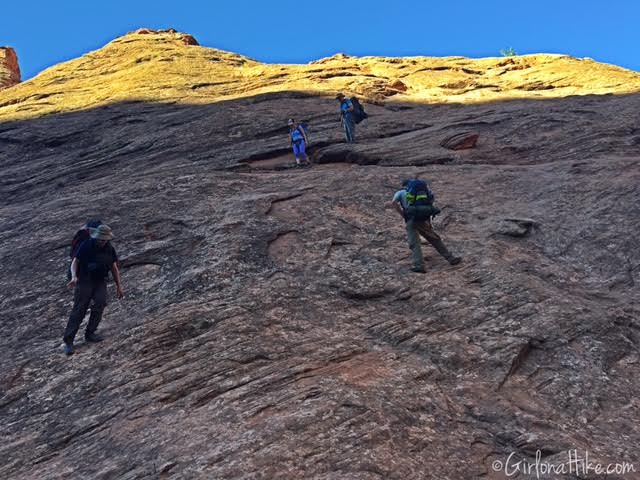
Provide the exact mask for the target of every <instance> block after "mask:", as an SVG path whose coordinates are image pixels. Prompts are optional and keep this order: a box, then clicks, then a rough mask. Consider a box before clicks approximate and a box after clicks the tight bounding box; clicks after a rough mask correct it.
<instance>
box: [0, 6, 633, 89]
mask: <svg viewBox="0 0 640 480" xmlns="http://www.w3.org/2000/svg"><path fill="white" fill-rule="evenodd" d="M0 11H1V12H2V15H1V16H0V46H11V47H14V48H15V49H16V51H17V53H18V58H19V61H20V67H21V69H22V73H23V79H27V78H30V77H32V76H34V75H36V74H37V73H38V72H40V71H42V70H43V69H45V68H46V67H49V66H51V65H55V64H56V63H59V62H62V61H65V60H70V59H72V58H76V57H78V56H80V55H82V54H84V53H87V52H89V51H91V50H95V49H97V48H100V47H102V46H103V45H104V44H106V43H107V42H109V41H111V40H113V39H114V38H116V37H118V36H120V35H123V34H125V33H127V32H129V31H132V30H135V29H137V28H140V27H149V28H175V29H177V30H179V31H184V32H188V33H191V34H192V35H194V36H195V37H196V39H197V40H198V41H199V42H200V44H201V45H203V46H207V47H215V48H221V49H223V50H230V51H233V52H237V53H240V54H243V55H247V56H249V57H252V58H254V59H256V60H260V61H263V62H269V63H306V62H308V61H311V60H316V59H318V58H322V57H327V56H330V55H333V54H335V53H338V52H344V53H348V54H350V55H358V56H361V55H383V56H410V55H428V56H450V55H462V56H468V57H490V56H499V55H500V53H499V52H500V50H501V49H504V48H507V47H513V48H514V49H515V50H516V52H517V53H519V54H528V53H566V54H569V55H573V56H576V57H591V58H593V59H595V60H598V61H601V62H606V63H613V64H616V65H620V66H623V67H626V68H630V69H632V70H636V71H640V51H639V48H640V0H609V1H605V0H598V1H596V0H582V1H577V0H566V1H563V0H555V1H550V0H537V1H536V2H532V1H519V0H509V1H504V0H496V1H491V0H476V1H467V0H456V1H447V0H441V1H438V2H435V1H432V0H424V1H402V0H398V1H396V2H394V1H392V0H384V1H379V0H369V1H361V0H351V1H348V0H343V1H334V0H298V1H292V0H280V1H268V0H262V1H258V0H256V1H247V0H225V1H218V0H210V1H204V0H201V1H200V0H194V1H184V0H183V1H179V0H172V1H165V0H155V1H151V0H139V1H137V0H129V1H123V0H99V1H98V0H95V1H92V0H83V1H79V0H68V1H65V0H58V1H52V0H23V1H7V2H3V5H2V8H1V9H0Z"/></svg>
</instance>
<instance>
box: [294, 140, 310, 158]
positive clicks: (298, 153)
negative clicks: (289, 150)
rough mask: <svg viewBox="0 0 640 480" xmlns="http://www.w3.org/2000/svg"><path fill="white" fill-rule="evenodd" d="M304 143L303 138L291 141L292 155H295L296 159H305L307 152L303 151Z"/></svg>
mask: <svg viewBox="0 0 640 480" xmlns="http://www.w3.org/2000/svg"><path fill="white" fill-rule="evenodd" d="M305 147H306V145H305V144H304V140H298V141H296V142H293V155H294V156H295V157H296V161H298V160H299V159H301V158H302V159H303V160H306V159H307V152H306V151H305Z"/></svg>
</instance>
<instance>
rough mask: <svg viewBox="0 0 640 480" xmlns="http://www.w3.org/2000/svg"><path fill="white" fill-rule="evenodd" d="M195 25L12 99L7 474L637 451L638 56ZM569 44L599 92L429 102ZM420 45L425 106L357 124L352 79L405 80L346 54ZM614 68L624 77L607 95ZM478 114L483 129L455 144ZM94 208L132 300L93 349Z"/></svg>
mask: <svg viewBox="0 0 640 480" xmlns="http://www.w3.org/2000/svg"><path fill="white" fill-rule="evenodd" d="M177 35H178V34H177V33H169V32H167V33H158V32H155V33H149V34H130V35H127V36H125V37H122V38H120V39H117V40H114V41H113V42H111V43H110V44H109V45H107V46H106V47H105V48H104V49H102V50H98V51H96V52H92V53H90V54H88V55H86V56H85V57H82V58H80V59H77V60H73V61H71V62H68V63H66V64H63V65H59V66H56V67H54V68H51V69H49V70H47V71H46V72H43V73H42V74H41V75H39V76H38V77H36V78H34V79H32V80H30V81H28V82H25V83H23V84H20V85H17V86H15V87H13V88H11V89H7V90H3V91H2V92H0V105H2V106H1V107H0V166H1V171H2V175H1V176H0V198H2V202H1V203H0V291H1V292H2V295H1V296H0V312H2V313H1V314H2V326H3V329H4V332H5V334H4V335H3V336H2V340H1V343H0V352H2V353H1V354H0V355H1V356H2V357H1V358H2V365H3V368H2V370H1V371H0V414H1V415H2V419H3V421H2V422H0V437H1V438H2V439H3V442H2V444H0V458H2V459H3V460H2V462H0V477H2V478H11V479H33V478H37V479H39V480H48V479H61V478H91V479H98V480H106V479H112V478H119V479H146V478H162V479H184V478H191V479H227V478H238V479H240V478H241V479H259V478H261V479H292V480H293V479H295V480H300V479H312V478H313V479H320V480H325V479H326V480H343V479H367V480H369V479H381V478H383V479H403V480H404V479H416V480H418V479H425V478H434V479H435V478H437V479H444V480H446V479H450V480H460V479H475V478H507V476H506V474H505V473H504V471H503V472H496V471H494V469H493V467H492V465H494V462H496V461H501V462H505V461H506V460H507V458H508V457H509V455H510V454H512V453H513V455H514V459H515V460H514V461H517V460H526V461H527V462H529V463H532V464H534V463H535V458H536V453H537V451H538V450H539V451H540V452H541V455H542V456H543V461H545V462H547V463H551V464H561V463H563V462H564V463H566V462H567V460H568V457H567V455H568V451H569V450H574V449H575V450H577V451H579V452H580V455H581V456H584V452H588V455H589V459H590V461H592V462H594V463H602V464H605V465H606V464H608V463H617V462H629V463H631V464H634V465H635V468H636V469H640V452H638V450H637V448H636V447H637V445H640V427H639V424H638V418H640V403H639V402H638V398H639V397H640V380H639V379H640V320H639V319H640V302H639V301H640V293H639V290H638V285H639V283H640V243H639V240H638V236H637V232H638V231H640V187H639V185H640V167H639V162H640V155H639V154H638V146H639V145H640V130H638V128H639V127H638V124H637V112H638V111H640V94H638V93H630V92H631V90H627V89H631V88H637V85H638V84H637V83H635V84H634V83H633V82H634V81H635V82H637V74H634V73H632V72H627V71H623V70H619V69H615V68H613V67H610V66H602V65H598V64H595V63H592V62H586V61H580V60H575V59H569V58H568V57H552V56H545V57H544V58H539V57H523V58H517V59H487V60H477V61H472V60H468V59H461V58H458V57H455V58H450V59H424V60H421V59H415V60H413V59H374V58H367V59H357V58H354V57H346V56H337V57H332V58H330V59H324V60H322V61H319V62H314V63H312V64H309V65H304V66H274V65H269V66H267V65H262V64H259V63H258V62H254V61H252V60H250V59H246V58H245V57H241V56H239V55H235V54H230V53H226V52H220V51H217V50H213V49H205V48H202V47H198V46H191V45H189V46H187V45H185V44H184V43H183V42H182V41H181V40H180V39H178V38H177ZM203 59H206V63H202V61H203ZM414 61H415V62H416V63H415V64H414V63H412V62H414ZM421 62H423V63H421ZM585 62H586V64H588V65H589V69H587V72H586V73H585V72H584V71H582V70H580V69H581V67H582V66H583V65H584V64H585ZM554 63H555V64H556V66H558V67H561V66H562V68H564V69H565V70H564V71H563V75H565V76H566V79H565V80H562V83H563V85H565V86H564V87H562V90H561V91H563V92H565V93H566V92H574V93H575V92H580V93H581V94H583V96H571V97H567V98H560V97H562V96H563V95H562V94H561V93H560V92H559V91H555V92H554V90H542V92H547V93H546V94H548V95H550V96H551V95H552V94H553V93H555V94H557V96H558V98H551V97H549V98H547V99H545V100H539V99H534V98H531V97H529V98H519V99H517V100H510V101H501V102H494V103H474V102H473V100H474V99H476V98H477V97H478V96H477V95H475V94H474V91H475V92H477V91H478V90H477V89H478V88H480V87H479V86H475V87H473V86H469V87H464V88H469V89H470V90H469V91H468V92H467V93H468V95H467V96H466V97H465V98H467V99H469V100H471V103H470V104H434V103H430V104H425V103H422V102H423V101H424V99H426V98H427V97H428V98H430V99H431V100H432V101H433V102H437V101H438V100H437V99H438V98H442V99H445V98H446V99H447V100H451V97H450V96H442V97H430V96H429V95H430V93H429V91H430V88H429V87H427V86H425V85H426V84H427V82H431V81H433V78H437V79H438V82H442V81H446V82H451V83H454V82H459V81H460V78H466V76H471V77H474V78H475V77H482V76H484V75H485V74H487V75H488V74H489V73H488V72H490V71H491V70H495V72H492V73H490V75H492V76H494V75H495V76H496V77H500V78H503V79H509V82H511V83H512V84H513V85H516V86H520V85H523V84H530V83H531V82H533V81H534V80H535V81H543V80H544V81H545V82H547V83H554V84H558V83H559V82H560V80H559V79H556V77H555V76H553V77H552V78H551V77H547V76H546V75H543V73H542V72H543V71H544V72H547V74H548V73H549V72H551V71H554V69H553V68H552V65H549V64H554ZM205 65H206V66H205ZM402 66H405V68H404V70H407V73H409V72H410V71H413V72H414V73H413V75H418V74H420V78H422V80H421V82H424V83H420V82H417V81H416V80H415V78H414V79H413V80H412V77H411V75H408V76H407V77H402V81H403V82H404V83H405V84H407V85H408V86H409V87H410V88H409V89H408V90H407V92H409V93H407V94H406V95H415V97H411V101H409V97H405V100H407V101H403V100H402V98H403V97H402V95H405V94H397V95H394V96H393V97H392V98H393V99H398V100H394V101H393V102H391V101H388V102H379V103H377V104H373V103H369V104H367V105H366V108H367V111H368V112H369V113H370V118H369V119H368V120H367V121H365V122H363V123H362V124H360V125H359V126H358V130H357V135H358V136H357V139H358V141H357V143H355V144H353V145H346V144H345V143H343V136H342V132H341V131H340V125H339V123H338V121H337V111H336V110H337V105H336V102H335V100H333V98H332V97H331V94H332V93H334V94H335V91H337V90H344V91H350V92H356V93H358V92H361V91H364V90H367V89H370V90H367V91H371V92H374V93H375V92H378V93H380V92H382V91H384V88H385V86H386V85H387V80H384V81H381V83H380V89H381V90H375V89H376V88H378V87H377V86H376V85H378V83H375V80H376V78H377V77H375V78H374V77H367V76H362V77H359V76H356V77H355V78H354V76H353V75H352V76H348V75H347V76H343V77H339V78H338V77H334V76H333V75H334V74H335V72H342V73H345V72H350V73H357V72H361V70H359V69H362V70H364V69H366V70H367V71H368V74H370V75H375V76H385V75H388V77H389V78H398V77H399V75H397V72H396V71H395V68H399V67H402ZM488 66H490V68H489V67H488ZM436 67H437V68H441V67H447V68H446V69H434V68H436ZM387 68H388V69H390V70H386V69H387ZM421 68H422V69H424V71H423V72H417V70H420V69H421ZM591 68H593V70H594V71H604V70H606V71H608V72H609V73H610V74H611V76H610V77H609V78H608V79H604V78H600V77H598V79H596V76H597V75H596V73H593V77H591V76H590V75H591V73H590V72H591V70H590V69H591ZM411 69H415V70H411ZM485 69H486V70H485ZM573 69H575V70H573ZM499 72H502V73H501V74H500V75H498V73H499ZM536 72H537V73H536ZM616 72H617V73H620V75H621V77H620V78H626V79H628V82H627V83H626V84H625V85H624V87H619V88H623V89H624V90H621V91H620V92H617V93H621V94H616V95H591V94H590V93H602V92H601V90H600V89H601V88H605V87H604V86H603V85H604V83H606V82H610V84H611V85H613V83H616V82H617V80H616V79H615V78H612V77H615V75H616ZM391 73H393V75H391ZM326 74H329V75H331V76H330V77H326V78H324V79H322V78H321V77H322V76H323V75H326ZM383 74H384V75H383ZM278 75H280V76H278ZM305 75H313V76H314V77H313V78H315V79H316V80H313V81H312V80H311V78H312V77H306V76H305ZM358 75H359V73H358ZM445 75H446V76H447V78H446V79H445V78H443V77H444V76H445ZM559 76H561V75H559ZM432 77H433V78H432ZM634 79H635V80H634ZM380 80H383V79H382V78H380ZM591 81H593V82H594V83H593V84H590V85H591V86H585V84H587V83H589V82H591ZM304 82H308V83H304ZM412 82H413V83H412ZM574 82H575V83H574ZM598 82H604V83H598ZM620 83H623V82H620ZM630 85H636V87H632V86H630ZM303 87H304V88H303ZM358 88H362V90H358ZM434 88H435V87H434ZM452 88H453V87H452ZM456 88H463V87H456ZM474 88H475V89H476V90H473V89H474ZM606 88H613V87H610V86H609V87H606ZM591 89H592V90H591ZM481 90H486V89H481ZM555 90H560V87H556V88H555ZM518 91H519V92H525V93H523V95H532V94H531V91H528V90H523V89H518ZM526 92H528V93H526ZM536 92H538V91H536ZM636 92H637V90H636ZM612 93H614V92H612ZM622 93H625V94H624V95H623V94H622ZM35 95H44V97H41V98H39V99H38V98H35V97H34V96H35ZM506 95H509V94H506ZM498 96H499V95H498ZM494 99H495V98H494ZM502 100H506V99H505V98H502ZM452 102H453V100H452ZM290 116H295V117H296V118H305V119H308V120H309V122H310V125H312V127H313V130H312V133H311V135H312V137H311V138H312V141H313V145H312V146H311V152H312V157H313V159H314V161H315V163H314V164H313V165H312V166H311V167H310V168H290V167H291V164H292V162H293V158H292V156H291V154H290V152H289V146H288V140H287V129H286V125H285V122H286V119H287V118H288V117H290ZM470 129H472V130H473V131H476V132H478V133H479V134H480V135H481V136H482V138H483V141H482V142H480V143H478V145H477V147H476V148H474V149H471V150H462V151H451V150H447V149H445V148H443V147H442V146H441V145H440V141H441V140H442V138H443V137H445V136H447V135H452V134H455V133H456V132H460V131H467V130H470ZM415 173H419V174H420V175H421V176H422V177H423V178H427V179H428V180H429V181H430V182H431V185H432V188H433V189H434V190H435V192H436V196H437V202H438V205H439V207H440V208H441V209H442V213H441V214H440V215H439V216H438V217H437V219H436V222H435V227H436V229H437V230H438V231H439V232H440V233H441V234H442V236H443V238H444V240H445V242H446V244H447V245H448V246H449V247H450V249H451V250H452V251H453V252H455V253H457V254H461V255H462V256H463V262H462V263H461V264H459V265H457V266H455V267H452V266H450V265H448V263H447V262H446V261H445V260H444V259H442V258H441V257H440V256H439V255H438V254H437V253H436V252H435V251H434V250H433V249H431V248H430V247H429V246H428V245H425V246H424V253H425V256H426V267H427V274H426V275H415V274H413V273H411V272H410V271H409V266H410V258H411V257H410V252H409V250H408V248H407V245H406V240H405V231H404V225H403V222H402V219H401V218H400V217H399V216H398V214H397V212H395V211H394V210H392V209H390V208H385V207H384V204H385V203H386V202H388V201H389V200H390V198H391V196H392V195H393V193H394V192H395V190H396V189H398V188H399V185H400V182H401V180H402V179H403V178H406V177H407V176H410V175H413V174H415ZM94 217H99V218H101V219H103V220H105V221H107V222H108V223H109V224H110V225H111V226H112V228H113V229H114V233H115V234H116V237H117V238H116V240H115V241H114V243H115V246H116V248H117V250H118V253H119V255H120V258H121V263H122V270H123V280H124V286H125V290H126V295H127V296H126V298H125V299H124V300H122V301H117V300H116V299H115V298H113V296H112V298H113V299H112V300H110V304H109V305H108V307H107V310H106V313H105V318H104V320H103V323H102V325H101V328H100V330H101V332H102V333H103V334H104V335H105V337H106V340H105V341H104V342H102V343H100V344H98V345H88V344H85V343H83V342H82V340H79V341H78V342H77V353H76V354H75V355H74V356H72V357H70V358H66V357H64V355H63V354H62V352H61V349H60V344H61V335H62V330H63V328H64V325H65V323H66V319H67V316H68V314H69V311H70V308H71V304H72V298H71V294H70V292H68V291H67V290H66V289H65V281H66V280H65V279H66V268H67V266H68V263H67V255H68V252H67V246H68V243H69V241H70V239H71V236H72V235H73V233H74V231H75V229H76V228H78V226H79V225H81V224H82V223H83V222H84V221H85V220H86V219H88V218H94ZM507 224H508V225H509V229H507V230H504V231H503V232H502V234H501V233H499V232H500V228H502V227H501V226H505V225H507ZM523 230H524V231H526V234H524V235H518V232H522V231H523ZM508 232H515V233H516V236H513V234H509V233H508ZM505 233H506V234H505ZM109 289H110V291H111V293H113V285H112V284H111V285H110V286H109ZM79 338H80V339H81V338H82V332H80V335H79ZM633 475H634V474H633V473H631V474H629V475H627V476H619V478H635V477H634V476H633ZM635 475H637V473H635ZM520 477H521V478H526V477H524V476H522V475H520ZM509 478H517V477H513V476H511V477H509ZM557 478H597V477H596V476H594V474H593V472H591V473H589V474H583V475H578V476H575V475H573V476H569V475H565V476H558V477H557ZM609 478H616V477H614V476H610V477H609Z"/></svg>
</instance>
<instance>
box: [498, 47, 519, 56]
mask: <svg viewBox="0 0 640 480" xmlns="http://www.w3.org/2000/svg"><path fill="white" fill-rule="evenodd" d="M500 54H501V55H502V56H503V57H515V56H516V55H518V52H516V51H515V50H514V49H513V47H509V48H503V49H502V50H500Z"/></svg>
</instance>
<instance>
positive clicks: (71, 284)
mask: <svg viewBox="0 0 640 480" xmlns="http://www.w3.org/2000/svg"><path fill="white" fill-rule="evenodd" d="M77 282H78V259H77V257H73V261H72V262H71V280H70V281H69V283H67V287H68V288H73V287H75V286H76V283H77Z"/></svg>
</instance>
